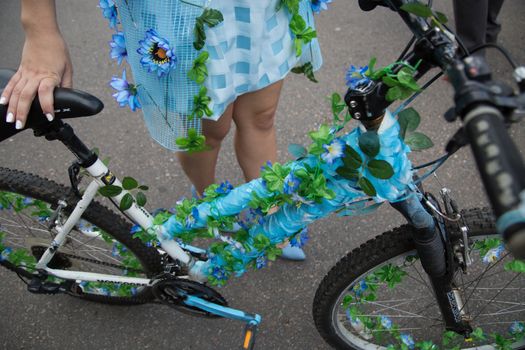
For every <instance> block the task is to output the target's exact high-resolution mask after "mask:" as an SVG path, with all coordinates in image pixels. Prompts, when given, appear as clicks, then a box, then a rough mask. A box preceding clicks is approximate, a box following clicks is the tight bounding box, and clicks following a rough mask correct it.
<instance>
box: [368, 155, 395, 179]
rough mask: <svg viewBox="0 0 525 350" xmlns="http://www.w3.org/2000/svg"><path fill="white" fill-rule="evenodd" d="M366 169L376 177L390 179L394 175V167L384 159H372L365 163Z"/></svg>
mask: <svg viewBox="0 0 525 350" xmlns="http://www.w3.org/2000/svg"><path fill="white" fill-rule="evenodd" d="M367 168H368V171H370V173H371V174H372V175H373V176H374V177H377V178H378V179H383V180H386V179H390V178H391V177H392V175H394V168H392V166H391V165H390V164H389V163H388V162H387V161H385V160H379V159H372V160H370V161H369V162H368V164H367Z"/></svg>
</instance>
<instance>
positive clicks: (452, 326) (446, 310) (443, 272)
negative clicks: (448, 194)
mask: <svg viewBox="0 0 525 350" xmlns="http://www.w3.org/2000/svg"><path fill="white" fill-rule="evenodd" d="M420 197H421V195H418V194H417V193H413V194H411V195H410V196H409V197H408V198H406V199H405V200H403V201H399V202H395V203H391V205H392V207H394V209H396V210H397V211H399V212H400V213H401V214H402V215H403V216H404V217H405V218H406V219H407V221H408V223H409V224H410V225H412V226H414V227H415V228H416V234H415V236H414V237H413V239H414V243H415V245H416V249H417V252H418V255H419V258H420V261H421V265H422V266H423V269H424V270H425V272H426V273H427V274H428V275H429V278H430V281H431V285H432V289H433V292H434V295H435V297H436V300H437V302H438V306H439V309H440V311H441V315H442V317H443V320H444V321H445V325H446V329H447V330H450V331H454V332H456V333H459V334H461V335H463V336H465V337H469V335H470V333H471V332H472V327H471V326H470V324H469V323H468V318H467V316H466V315H465V314H464V311H463V300H462V298H461V293H460V292H459V290H458V289H457V288H456V287H455V285H454V281H453V276H454V272H455V269H456V268H455V266H456V264H455V262H454V259H453V255H452V247H451V245H450V243H449V242H448V240H446V239H444V236H445V235H444V232H443V231H444V227H443V225H442V224H441V222H440V221H439V220H436V219H435V218H434V217H433V216H432V215H431V214H430V213H429V212H428V211H427V210H426V209H425V207H424V206H423V205H422V203H421V201H420Z"/></svg>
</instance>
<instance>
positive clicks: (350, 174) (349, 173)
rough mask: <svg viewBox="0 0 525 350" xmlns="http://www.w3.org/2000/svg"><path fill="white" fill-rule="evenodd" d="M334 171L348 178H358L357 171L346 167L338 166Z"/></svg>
mask: <svg viewBox="0 0 525 350" xmlns="http://www.w3.org/2000/svg"><path fill="white" fill-rule="evenodd" d="M336 173H337V174H338V175H339V176H341V177H343V178H345V179H348V180H357V179H358V178H359V171H357V170H355V169H350V168H347V167H340V168H338V169H337V170H336Z"/></svg>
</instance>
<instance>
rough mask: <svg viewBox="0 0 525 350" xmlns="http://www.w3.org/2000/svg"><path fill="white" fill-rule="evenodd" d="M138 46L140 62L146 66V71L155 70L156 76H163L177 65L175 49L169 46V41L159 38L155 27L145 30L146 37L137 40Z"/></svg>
mask: <svg viewBox="0 0 525 350" xmlns="http://www.w3.org/2000/svg"><path fill="white" fill-rule="evenodd" d="M139 44H140V47H139V48H138V50H137V52H138V53H139V54H140V55H141V56H142V58H141V59H140V63H141V64H142V67H144V68H147V69H148V72H150V73H151V72H155V71H156V72H157V76H158V77H159V78H160V77H163V76H165V75H166V74H168V73H169V71H170V70H172V69H175V67H176V65H177V56H175V50H173V49H172V48H171V47H170V44H169V42H168V41H167V40H166V39H164V38H161V37H160V36H159V35H158V34H157V32H156V31H155V29H150V30H148V31H147V32H146V38H145V39H144V40H141V41H139Z"/></svg>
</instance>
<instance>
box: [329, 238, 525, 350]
mask: <svg viewBox="0 0 525 350" xmlns="http://www.w3.org/2000/svg"><path fill="white" fill-rule="evenodd" d="M470 239H472V240H474V241H476V243H474V245H473V246H472V247H473V248H472V249H471V256H472V261H473V262H472V265H471V266H470V267H469V275H464V274H463V273H462V272H458V273H457V276H456V278H455V281H456V284H457V287H458V290H459V292H458V293H459V294H460V295H461V297H462V299H463V301H464V306H463V308H462V311H464V312H465V317H467V316H468V317H469V318H470V319H471V321H470V323H471V325H472V327H473V329H474V332H473V334H472V335H471V337H470V339H468V340H465V339H464V337H462V336H460V335H458V334H456V333H453V332H445V331H444V323H443V321H442V319H441V316H440V311H439V308H438V305H437V303H436V301H435V299H434V297H433V295H432V291H431V289H430V281H429V280H428V277H427V275H426V274H425V272H424V271H423V269H422V267H421V264H420V263H419V259H418V258H417V254H416V251H415V250H411V251H408V252H405V253H403V254H400V255H398V256H396V257H394V258H391V259H388V260H386V261H384V262H382V263H381V264H380V265H377V266H376V267H374V268H372V269H370V270H368V271H365V272H364V273H362V274H361V275H360V276H358V277H357V278H356V279H354V280H353V281H352V282H351V283H350V284H349V285H348V286H347V287H346V288H344V290H343V291H342V292H341V293H340V295H339V296H338V297H337V301H336V303H335V304H334V307H333V309H332V314H331V322H332V325H333V327H334V329H335V332H336V333H337V335H338V337H339V338H340V339H343V340H344V341H345V342H346V343H347V344H348V346H350V347H353V348H357V349H425V350H431V349H512V348H515V349H519V348H523V346H525V342H524V341H523V339H524V336H525V330H524V328H525V273H520V272H515V271H510V270H508V268H509V266H508V264H509V263H512V262H513V258H512V257H511V256H510V255H509V254H508V253H507V252H506V251H505V250H504V248H503V244H502V242H501V241H500V239H499V238H495V236H477V237H470ZM506 265H507V268H506Z"/></svg>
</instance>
